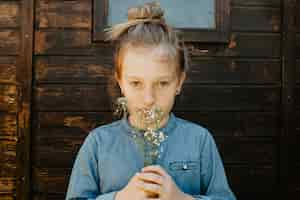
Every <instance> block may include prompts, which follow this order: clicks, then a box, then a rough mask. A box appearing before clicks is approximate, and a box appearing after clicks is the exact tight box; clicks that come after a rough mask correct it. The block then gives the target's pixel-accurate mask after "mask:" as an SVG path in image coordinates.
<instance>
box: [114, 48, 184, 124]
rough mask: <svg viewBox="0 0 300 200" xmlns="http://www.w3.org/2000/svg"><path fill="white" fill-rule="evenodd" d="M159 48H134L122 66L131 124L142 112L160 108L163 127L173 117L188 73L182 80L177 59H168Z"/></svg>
mask: <svg viewBox="0 0 300 200" xmlns="http://www.w3.org/2000/svg"><path fill="white" fill-rule="evenodd" d="M165 55H166V54H165V53H164V52H163V51H162V50H161V49H159V48H155V47H152V48H138V49H134V48H130V49H128V50H126V52H125V53H124V57H123V62H122V70H121V73H120V78H119V79H118V78H117V81H118V83H119V86H120V88H121V91H122V93H123V95H124V96H125V97H126V99H127V106H128V112H129V120H130V122H131V123H133V125H135V123H136V120H138V116H137V114H136V112H137V110H139V109H150V108H152V107H153V106H156V107H159V108H160V109H161V110H162V111H163V113H164V116H163V119H162V122H161V126H162V125H164V124H165V123H166V122H167V120H168V117H169V113H170V111H171V109H172V107H173V105H174V100H175V96H176V91H177V90H178V91H180V89H181V86H182V84H183V81H184V79H185V73H184V72H183V73H181V75H180V76H179V75H178V74H179V73H178V69H177V66H176V59H172V60H170V59H166V58H165V57H166V56H165Z"/></svg>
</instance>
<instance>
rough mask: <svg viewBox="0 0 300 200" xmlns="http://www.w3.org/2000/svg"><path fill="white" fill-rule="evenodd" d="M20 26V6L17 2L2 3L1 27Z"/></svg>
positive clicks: (0, 12)
mask: <svg viewBox="0 0 300 200" xmlns="http://www.w3.org/2000/svg"><path fill="white" fill-rule="evenodd" d="M19 26H20V4H19V2H17V1H1V2H0V27H1V28H17V27H19Z"/></svg>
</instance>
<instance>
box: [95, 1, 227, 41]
mask: <svg viewBox="0 0 300 200" xmlns="http://www.w3.org/2000/svg"><path fill="white" fill-rule="evenodd" d="M215 4H216V29H213V30H210V29H187V28H181V29H179V30H180V31H181V32H182V33H183V38H184V40H185V41H194V42H204V43H207V42H214V43H225V42H228V40H229V26H230V24H229V21H230V0H216V1H215ZM108 6H109V1H108V0H102V1H100V0H96V1H94V10H93V11H94V12H93V13H94V15H93V19H94V20H93V41H96V42H99V41H103V40H104V39H105V38H104V32H103V30H104V29H105V28H107V27H108V24H107V16H108ZM124 20H126V19H124Z"/></svg>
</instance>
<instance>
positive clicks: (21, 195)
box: [16, 0, 34, 200]
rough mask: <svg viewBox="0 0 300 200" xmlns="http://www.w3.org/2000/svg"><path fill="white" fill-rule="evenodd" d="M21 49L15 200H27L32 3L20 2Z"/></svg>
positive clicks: (28, 182)
mask: <svg viewBox="0 0 300 200" xmlns="http://www.w3.org/2000/svg"><path fill="white" fill-rule="evenodd" d="M20 4H21V21H22V22H21V45H20V49H19V52H20V53H19V57H18V63H17V72H16V73H17V83H18V86H19V91H20V93H21V98H20V101H19V111H18V145H17V186H16V198H17V200H27V199H31V198H30V191H31V189H30V186H31V184H30V171H31V170H30V164H31V163H30V140H31V127H30V122H31V121H30V115H31V94H32V54H33V41H34V40H33V34H34V31H33V28H34V26H33V20H34V19H33V17H34V0H22V1H20Z"/></svg>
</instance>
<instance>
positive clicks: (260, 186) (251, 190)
mask: <svg viewBox="0 0 300 200" xmlns="http://www.w3.org/2000/svg"><path fill="white" fill-rule="evenodd" d="M225 170H226V172H227V173H226V174H227V176H228V177H229V180H228V181H229V183H230V185H231V188H233V191H234V192H235V194H236V196H237V199H249V200H251V199H259V200H264V199H268V198H272V199H276V198H277V197H276V193H275V192H274V188H275V187H276V184H277V170H278V169H277V168H276V167H274V166H271V165H261V166H257V165H230V166H225ZM241 180H247V181H245V182H243V181H241ZM257 180H260V181H257ZM254 182H255V183H256V184H253V183H254Z"/></svg>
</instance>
